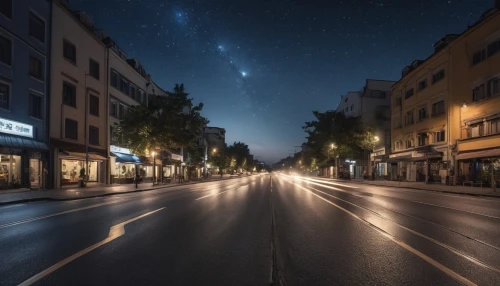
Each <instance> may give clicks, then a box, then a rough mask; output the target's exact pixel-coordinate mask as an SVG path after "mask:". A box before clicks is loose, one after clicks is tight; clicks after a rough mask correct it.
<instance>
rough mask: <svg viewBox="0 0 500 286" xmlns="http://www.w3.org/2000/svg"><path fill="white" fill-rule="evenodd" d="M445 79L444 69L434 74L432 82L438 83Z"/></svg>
mask: <svg viewBox="0 0 500 286" xmlns="http://www.w3.org/2000/svg"><path fill="white" fill-rule="evenodd" d="M443 79H444V69H442V70H440V71H438V72H436V73H435V74H433V75H432V84H435V83H438V82H440V81H441V80H443Z"/></svg>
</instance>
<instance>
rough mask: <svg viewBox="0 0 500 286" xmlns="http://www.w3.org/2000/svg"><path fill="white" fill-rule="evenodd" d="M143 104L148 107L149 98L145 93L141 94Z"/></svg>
mask: <svg viewBox="0 0 500 286" xmlns="http://www.w3.org/2000/svg"><path fill="white" fill-rule="evenodd" d="M141 102H142V104H144V105H148V97H147V96H146V93H145V92H143V93H141Z"/></svg>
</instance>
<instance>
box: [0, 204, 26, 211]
mask: <svg viewBox="0 0 500 286" xmlns="http://www.w3.org/2000/svg"><path fill="white" fill-rule="evenodd" d="M24 205H25V204H17V205H10V206H4V207H0V210H3V209H10V208H16V207H20V206H24Z"/></svg>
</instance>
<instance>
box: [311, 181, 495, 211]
mask: <svg viewBox="0 0 500 286" xmlns="http://www.w3.org/2000/svg"><path fill="white" fill-rule="evenodd" d="M302 181H303V182H306V183H310V184H314V185H317V186H321V187H325V188H329V189H332V190H336V191H339V192H344V193H347V194H352V195H354V193H352V192H349V191H345V190H342V189H339V188H335V187H331V186H328V185H323V184H320V183H316V182H312V181H306V180H302ZM370 194H373V195H375V196H379V197H389V198H392V199H399V200H404V201H407V202H413V203H417V204H423V205H428V206H433V207H438V208H445V209H450V210H454V211H460V212H464V213H469V214H474V215H478V216H484V217H488V218H493V219H500V217H497V216H492V215H487V214H483V213H478V212H473V211H467V210H462V209H457V208H452V207H447V206H442V205H436V204H431V203H426V202H421V201H414V200H410V199H406V198H400V197H391V196H386V195H381V194H376V193H370Z"/></svg>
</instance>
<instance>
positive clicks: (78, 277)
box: [0, 174, 500, 285]
mask: <svg viewBox="0 0 500 286" xmlns="http://www.w3.org/2000/svg"><path fill="white" fill-rule="evenodd" d="M0 253H1V255H0V284H1V285H18V284H22V285H31V284H35V285H269V284H276V285H280V284H283V285H403V284H407V285H461V284H465V285H474V284H477V285H500V270H499V269H500V255H499V254H500V200H498V199H494V198H480V197H469V196H459V195H449V194H441V193H433V192H426V191H417V190H405V189H391V188H387V187H374V186H366V185H357V184H353V183H346V182H340V181H334V180H327V179H317V178H304V177H298V176H287V175H283V174H273V175H272V176H270V175H256V176H250V177H244V178H239V179H233V180H227V181H220V182H210V183H202V184H196V185H186V186H178V187H173V188H166V189H159V190H155V191H149V192H142V193H133V194H123V195H117V196H110V197H102V198H94V199H84V200H76V201H64V202H55V201H46V202H34V203H24V204H17V205H7V206H3V207H0Z"/></svg>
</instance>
